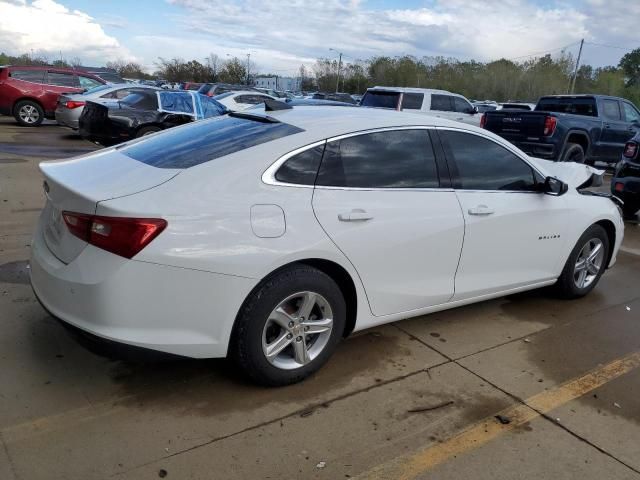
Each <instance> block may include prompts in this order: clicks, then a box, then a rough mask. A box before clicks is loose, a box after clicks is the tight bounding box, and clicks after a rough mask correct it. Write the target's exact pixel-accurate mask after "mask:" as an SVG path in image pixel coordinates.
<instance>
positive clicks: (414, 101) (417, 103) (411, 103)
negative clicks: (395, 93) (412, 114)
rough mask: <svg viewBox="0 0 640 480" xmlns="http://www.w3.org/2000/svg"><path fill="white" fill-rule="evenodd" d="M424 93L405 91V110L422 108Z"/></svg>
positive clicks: (403, 103)
mask: <svg viewBox="0 0 640 480" xmlns="http://www.w3.org/2000/svg"><path fill="white" fill-rule="evenodd" d="M422 100H424V94H423V93H405V94H403V95H402V109H403V110H420V109H421V108H422Z"/></svg>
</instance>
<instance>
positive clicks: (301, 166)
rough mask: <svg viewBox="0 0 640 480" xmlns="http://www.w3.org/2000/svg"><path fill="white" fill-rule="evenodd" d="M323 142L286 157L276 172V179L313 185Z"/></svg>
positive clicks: (320, 158) (322, 149) (322, 150)
mask: <svg viewBox="0 0 640 480" xmlns="http://www.w3.org/2000/svg"><path fill="white" fill-rule="evenodd" d="M322 152H324V143H323V144H322V145H318V146H317V147H313V148H309V149H307V150H305V151H303V152H300V153H298V154H297V155H294V156H293V157H291V158H289V159H287V161H286V162H284V163H283V164H282V166H281V167H280V168H279V169H278V171H277V172H276V180H278V181H279V182H284V183H295V184H298V185H313V184H314V183H315V182H316V175H317V174H318V167H319V166H320V161H321V160H322Z"/></svg>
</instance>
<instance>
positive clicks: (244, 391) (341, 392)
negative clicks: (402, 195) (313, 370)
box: [0, 117, 640, 480]
mask: <svg viewBox="0 0 640 480" xmlns="http://www.w3.org/2000/svg"><path fill="white" fill-rule="evenodd" d="M96 148H97V147H96V146H95V145H92V144H90V143H87V142H84V141H82V140H81V139H79V138H78V137H77V136H75V135H73V133H72V132H71V131H70V130H67V129H64V128H62V127H58V126H56V125H46V126H43V127H40V128H20V127H18V126H17V125H16V124H15V123H14V122H13V121H12V119H11V118H8V117H0V479H3V480H15V479H20V480H39V479H47V480H50V479H82V480H90V479H103V478H116V479H154V478H165V477H166V478H168V479H251V480H256V479H269V478H270V479H316V478H317V479H344V478H359V479H399V478H405V479H409V478H420V479H427V478H428V479H438V480H439V479H463V478H474V479H480V480H483V479H491V480H496V479H514V478H523V479H524V478H526V479H529V478H532V479H534V478H535V479H541V478H545V479H546V478H549V479H554V480H557V479H564V478H567V479H569V478H571V479H575V478H581V479H583V480H590V479H594V480H595V479H598V480H601V479H638V480H640V368H639V367H640V287H639V285H640V226H639V225H638V222H637V219H636V220H634V221H629V222H627V225H626V236H625V241H624V244H623V249H622V251H621V252H620V254H619V256H618V263H617V265H616V266H615V267H614V268H612V269H610V270H609V271H607V272H606V273H605V275H604V276H603V278H602V280H601V282H600V284H599V285H598V287H597V288H596V289H595V290H594V291H593V292H592V293H591V294H590V295H588V296H587V297H586V298H583V299H579V300H574V301H560V300H557V299H554V298H553V297H551V296H550V295H549V294H548V293H547V292H545V291H533V292H527V293H523V294H518V295H513V296H510V297H505V298H500V299H496V300H491V301H487V302H483V303H479V304H476V305H470V306H467V307H462V308H458V309H455V310H450V311H446V312H441V313H436V314H432V315H428V316H423V317H419V318H414V319H410V320H405V321H401V322H397V323H394V324H392V325H387V326H384V327H381V328H375V329H372V330H368V331H364V332H361V333H359V334H357V335H354V336H353V337H351V338H349V339H347V340H346V341H345V342H343V344H342V345H341V346H340V347H339V350H338V352H337V354H336V355H335V356H334V357H333V358H332V359H331V360H330V362H329V363H328V364H327V365H326V366H325V367H324V368H323V369H322V370H321V371H320V372H319V373H318V374H317V375H315V376H313V377H312V378H310V379H309V380H307V381H305V382H303V383H301V384H298V385H293V386H290V387H286V388H280V389H265V388H259V387H255V386H253V385H249V384H247V383H245V382H244V381H243V380H241V379H240V378H239V377H238V375H237V374H236V372H234V370H233V367H232V366H231V365H230V364H229V363H227V362H226V361H225V360H188V359H179V358H175V357H167V356H163V355H157V356H156V355H149V356H142V357H138V356H136V354H134V353H131V354H130V352H128V351H122V352H119V351H111V350H104V349H101V348H100V347H98V346H95V345H91V344H87V343H86V342H79V341H78V340H77V339H76V337H75V336H73V335H71V334H70V332H68V331H67V330H66V329H65V328H64V327H63V326H62V325H61V324H60V323H59V322H58V321H56V320H55V319H53V318H51V317H50V316H49V315H48V314H47V313H46V312H45V311H44V310H43V309H42V308H41V307H40V305H39V304H38V303H37V301H36V299H35V298H34V296H33V293H32V291H31V288H30V286H29V276H28V258H29V243H30V238H31V232H32V230H33V227H34V224H35V222H36V219H37V216H38V214H39V211H40V209H41V208H42V206H43V202H44V197H43V194H42V177H41V176H40V173H39V171H38V168H37V166H38V162H39V161H41V160H48V159H55V158H65V157H69V156H72V155H77V154H81V153H85V152H88V151H91V150H94V149H96ZM605 188H606V187H605ZM496 416H497V417H498V418H496Z"/></svg>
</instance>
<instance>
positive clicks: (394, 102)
mask: <svg viewBox="0 0 640 480" xmlns="http://www.w3.org/2000/svg"><path fill="white" fill-rule="evenodd" d="M399 99H400V94H399V93H398V92H383V91H372V90H369V91H368V92H367V93H365V94H364V97H363V98H362V101H361V102H360V105H362V106H363V107H379V108H398V100H399Z"/></svg>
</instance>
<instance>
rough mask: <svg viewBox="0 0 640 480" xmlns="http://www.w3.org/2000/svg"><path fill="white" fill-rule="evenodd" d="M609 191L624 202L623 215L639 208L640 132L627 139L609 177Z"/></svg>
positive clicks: (631, 213) (627, 214)
mask: <svg viewBox="0 0 640 480" xmlns="http://www.w3.org/2000/svg"><path fill="white" fill-rule="evenodd" d="M611 193H613V194H614V195H615V196H616V197H618V198H620V199H621V200H622V201H623V202H624V207H623V211H624V214H625V216H627V217H633V216H634V215H635V214H636V212H637V211H638V210H640V133H637V134H636V136H635V137H633V138H632V139H631V140H629V141H628V142H627V143H626V144H625V146H624V151H623V152H622V158H621V159H620V161H619V162H618V164H617V165H616V170H615V173H614V174H613V178H612V179H611Z"/></svg>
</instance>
